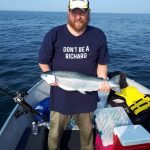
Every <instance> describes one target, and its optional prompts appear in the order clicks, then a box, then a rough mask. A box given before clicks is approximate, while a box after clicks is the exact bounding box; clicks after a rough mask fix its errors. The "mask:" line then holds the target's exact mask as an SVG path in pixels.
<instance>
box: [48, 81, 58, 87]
mask: <svg viewBox="0 0 150 150" xmlns="http://www.w3.org/2000/svg"><path fill="white" fill-rule="evenodd" d="M50 85H51V86H58V82H57V81H55V82H53V83H51V84H50Z"/></svg>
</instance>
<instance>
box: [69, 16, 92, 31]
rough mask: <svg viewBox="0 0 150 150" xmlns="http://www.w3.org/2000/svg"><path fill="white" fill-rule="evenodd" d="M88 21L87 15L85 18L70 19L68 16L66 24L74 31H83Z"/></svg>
mask: <svg viewBox="0 0 150 150" xmlns="http://www.w3.org/2000/svg"><path fill="white" fill-rule="evenodd" d="M88 23H89V17H88V18H87V19H86V21H85V20H82V19H80V20H77V19H75V20H71V19H70V18H69V17H68V24H69V25H70V26H71V27H72V28H73V29H74V30H75V31H76V32H80V31H83V30H84V29H85V28H86V27H87V25H88Z"/></svg>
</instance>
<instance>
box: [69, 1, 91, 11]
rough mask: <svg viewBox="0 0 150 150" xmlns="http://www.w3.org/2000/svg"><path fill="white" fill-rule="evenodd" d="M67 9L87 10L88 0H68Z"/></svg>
mask: <svg viewBox="0 0 150 150" xmlns="http://www.w3.org/2000/svg"><path fill="white" fill-rule="evenodd" d="M68 7H69V9H75V8H80V9H88V8H89V1H88V0H69V5H68Z"/></svg>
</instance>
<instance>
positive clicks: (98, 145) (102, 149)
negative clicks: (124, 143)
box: [95, 134, 118, 150]
mask: <svg viewBox="0 0 150 150" xmlns="http://www.w3.org/2000/svg"><path fill="white" fill-rule="evenodd" d="M95 150H114V149H113V145H108V146H103V143H102V139H101V137H100V135H99V134H97V135H96V138H95ZM116 150H118V149H116Z"/></svg>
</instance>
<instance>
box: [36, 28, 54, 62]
mask: <svg viewBox="0 0 150 150" xmlns="http://www.w3.org/2000/svg"><path fill="white" fill-rule="evenodd" d="M54 42H55V35H54V32H53V31H51V30H50V31H49V32H48V33H47V34H46V35H45V37H44V39H43V42H42V45H41V48H40V51H39V63H41V64H48V65H49V64H50V62H51V59H52V57H53V55H54Z"/></svg>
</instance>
